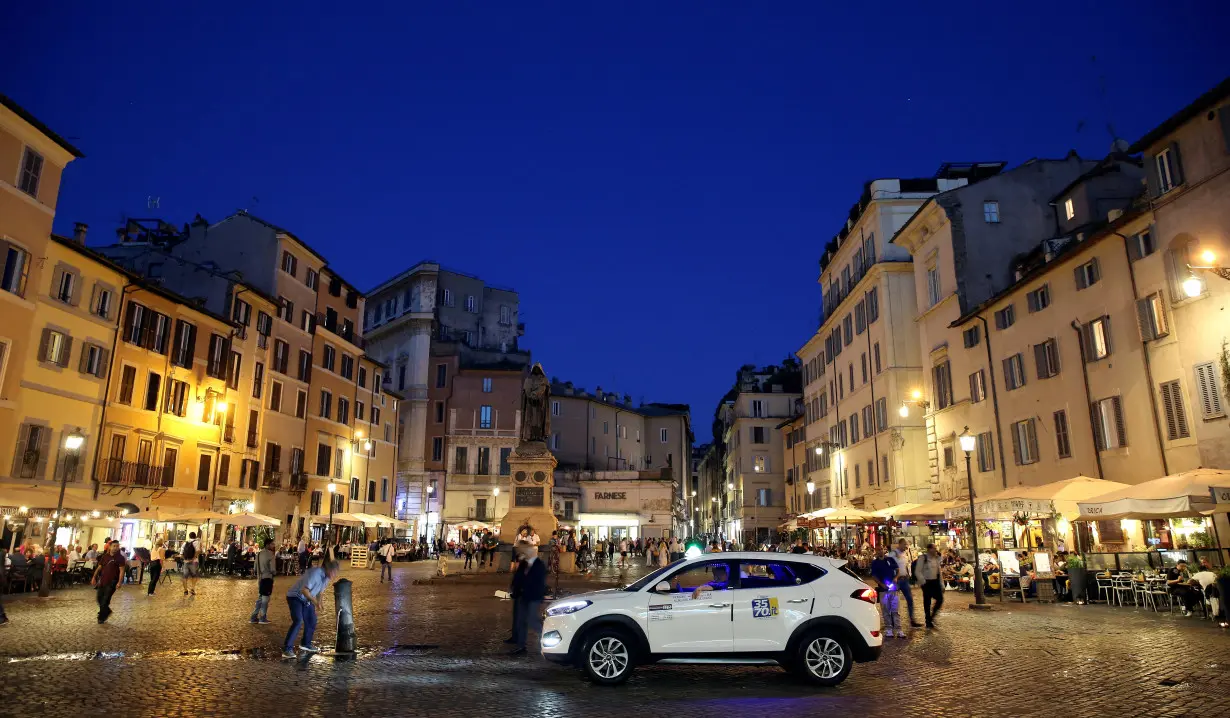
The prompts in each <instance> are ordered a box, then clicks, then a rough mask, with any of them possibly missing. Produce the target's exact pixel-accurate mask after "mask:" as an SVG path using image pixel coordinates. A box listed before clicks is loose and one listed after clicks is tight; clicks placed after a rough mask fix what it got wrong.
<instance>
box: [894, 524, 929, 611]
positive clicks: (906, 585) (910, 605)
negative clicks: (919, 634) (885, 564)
mask: <svg viewBox="0 0 1230 718" xmlns="http://www.w3.org/2000/svg"><path fill="white" fill-rule="evenodd" d="M892 557H893V560H894V561H896V562H897V590H898V591H900V592H901V594H902V595H903V596H905V605H906V611H907V612H908V613H909V614H910V625H911V626H913V627H914V628H921V627H922V624H921V623H919V622H918V619H917V618H914V590H913V589H912V588H911V587H910V584H911V583H912V582H913V581H914V569H913V565H914V561H913V559H911V558H910V544H909V542H908V541H906V540H905V539H901V540H900V541H898V542H897V548H896V549H895V550H894V551H893V552H892Z"/></svg>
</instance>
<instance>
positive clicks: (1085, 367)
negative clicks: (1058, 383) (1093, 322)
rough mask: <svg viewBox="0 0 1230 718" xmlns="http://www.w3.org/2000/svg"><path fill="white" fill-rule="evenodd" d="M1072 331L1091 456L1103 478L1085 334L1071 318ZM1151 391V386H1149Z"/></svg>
mask: <svg viewBox="0 0 1230 718" xmlns="http://www.w3.org/2000/svg"><path fill="white" fill-rule="evenodd" d="M1072 331H1074V332H1076V346H1078V347H1080V350H1081V377H1082V378H1083V379H1084V380H1085V406H1087V407H1089V433H1090V435H1091V436H1092V437H1093V458H1094V460H1095V461H1097V465H1098V478H1099V479H1101V478H1105V476H1104V475H1103V473H1102V452H1101V451H1098V430H1097V422H1096V421H1095V420H1094V416H1093V397H1092V396H1091V395H1090V393H1089V364H1088V363H1087V362H1086V361H1085V334H1084V333H1083V332H1082V331H1081V325H1080V323H1079V322H1077V321H1076V320H1075V319H1073V320H1072ZM1149 390H1150V392H1152V390H1153V389H1152V387H1150V389H1149Z"/></svg>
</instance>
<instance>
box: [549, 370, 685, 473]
mask: <svg viewBox="0 0 1230 718" xmlns="http://www.w3.org/2000/svg"><path fill="white" fill-rule="evenodd" d="M690 417H691V414H690V410H689V408H688V406H687V405H684V404H659V403H650V404H646V403H641V404H639V405H638V404H634V403H633V401H632V397H631V395H628V394H625V395H623V396H622V397H621V396H620V395H619V394H616V393H614V392H605V391H603V390H602V387H598V388H597V389H596V390H595V391H594V392H593V393H590V392H588V391H586V390H585V389H584V388H583V387H576V386H574V385H573V383H572V382H560V381H558V380H554V379H553V380H552V382H551V439H550V442H549V448H550V449H551V452H552V453H553V454H555V458H556V459H557V460H558V461H559V463H560V466H561V468H566V469H581V470H586V471H629V470H631V471H653V470H660V469H665V468H670V469H671V470H672V473H675V472H677V473H676V475H675V478H676V480H677V481H678V482H679V486H680V490H682V487H683V486H684V484H685V483H686V482H685V479H684V478H683V477H685V476H686V475H687V473H688V462H689V461H690V459H691V456H692V440H691V435H692V434H691V418H690Z"/></svg>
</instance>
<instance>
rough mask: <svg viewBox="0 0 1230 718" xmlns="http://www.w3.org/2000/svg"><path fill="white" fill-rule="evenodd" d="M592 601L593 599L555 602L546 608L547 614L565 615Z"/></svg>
mask: <svg viewBox="0 0 1230 718" xmlns="http://www.w3.org/2000/svg"><path fill="white" fill-rule="evenodd" d="M591 603H593V601H564V602H563V603H556V604H554V605H552V606H551V607H550V608H548V609H547V615H548V616H566V615H568V614H569V613H576V612H577V611H580V610H581V609H582V608H585V607H586V606H588V605H590V604H591Z"/></svg>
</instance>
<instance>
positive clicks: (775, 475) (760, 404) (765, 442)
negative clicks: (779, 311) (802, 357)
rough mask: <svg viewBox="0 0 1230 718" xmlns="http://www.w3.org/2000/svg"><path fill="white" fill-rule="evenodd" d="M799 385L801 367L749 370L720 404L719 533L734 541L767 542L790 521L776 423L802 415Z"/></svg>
mask: <svg viewBox="0 0 1230 718" xmlns="http://www.w3.org/2000/svg"><path fill="white" fill-rule="evenodd" d="M798 385H799V375H798V372H797V371H785V372H784V371H781V370H779V369H778V368H777V367H772V368H771V369H765V370H760V371H757V370H754V369H745V370H743V371H742V372H741V373H740V376H739V384H738V393H737V394H736V395H735V397H734V399H733V400H732V401H731V402H730V403H728V404H724V405H723V407H722V410H721V422H722V427H723V442H724V443H725V445H726V453H725V456H724V462H723V466H722V473H723V476H724V479H725V486H724V487H722V486H719V487H718V490H719V491H720V492H721V493H719V494H717V498H718V501H717V502H716V503H717V504H718V509H719V510H720V516H721V522H720V523H721V533H722V534H723V535H725V536H726V537H727V538H728V539H730V540H733V541H736V542H742V543H748V542H752V543H756V544H759V543H763V542H765V541H768V540H770V538H772V537H773V536H775V535H776V532H777V529H778V527H779V526H780V525H781V524H782V523H783V522H784V521H785V520H786V512H787V508H786V507H787V503H786V502H787V498H786V471H787V467H786V466H785V464H784V462H783V461H782V457H783V452H784V449H783V446H784V444H783V439H782V434H781V432H780V430H779V429H778V426H779V425H780V424H781V423H782V422H783V420H790V419H792V418H793V417H794V416H796V415H797V414H798V409H799V408H800V407H799V406H798V404H799V401H800V399H801V395H800V394H799V393H798ZM792 390H793V391H792ZM723 489H724V491H723Z"/></svg>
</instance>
